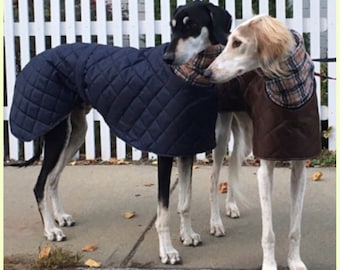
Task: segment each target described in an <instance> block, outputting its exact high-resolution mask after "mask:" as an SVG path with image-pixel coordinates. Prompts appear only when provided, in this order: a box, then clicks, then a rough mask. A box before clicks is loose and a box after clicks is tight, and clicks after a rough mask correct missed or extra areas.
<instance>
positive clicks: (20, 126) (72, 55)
mask: <svg viewBox="0 0 340 270" xmlns="http://www.w3.org/2000/svg"><path fill="white" fill-rule="evenodd" d="M165 48H166V45H161V46H158V47H155V48H146V49H140V50H137V49H134V48H118V47H111V46H105V45H98V44H81V43H78V44H71V45H62V46H59V47H57V48H56V49H52V50H48V51H46V52H44V53H42V54H41V55H39V56H37V57H35V58H34V59H32V61H31V62H30V63H29V64H28V65H27V67H25V69H24V70H23V71H22V72H21V74H20V75H19V76H18V79H17V83H16V89H15V95H14V100H13V106H12V111H11V117H10V120H11V129H12V132H13V134H14V135H15V136H17V137H18V138H19V139H21V140H25V141H29V140H32V139H35V138H37V137H39V136H41V135H44V134H45V133H46V132H48V131H49V130H50V129H51V128H53V127H54V126H55V125H57V124H58V123H59V122H60V121H61V120H62V119H64V117H66V116H67V114H69V113H70V112H71V111H72V109H73V108H74V107H75V106H77V105H78V104H79V103H80V102H82V101H85V102H86V103H88V104H90V105H91V106H92V107H94V108H95V109H97V110H98V111H99V112H100V113H101V114H102V116H103V117H104V119H105V121H106V122H107V123H108V125H109V126H110V128H111V129H112V131H113V132H114V133H115V134H116V135H117V136H118V137H120V138H121V139H123V140H124V141H126V142H127V143H129V144H131V145H132V146H134V147H136V148H138V149H140V150H144V151H150V152H154V153H157V154H162V155H169V156H178V155H192V154H195V153H198V152H202V151H206V150H209V149H212V148H213V147H214V146H215V140H214V138H215V135H214V129H215V120H216V115H217V112H216V108H217V106H216V89H215V88H214V87H210V88H203V87H198V86H193V85H190V84H188V83H186V82H185V81H184V80H182V79H180V78H178V77H177V76H176V75H175V74H174V73H173V72H172V71H171V69H170V67H169V66H167V65H166V64H165V63H164V62H163V60H162V54H163V52H164V50H165Z"/></svg>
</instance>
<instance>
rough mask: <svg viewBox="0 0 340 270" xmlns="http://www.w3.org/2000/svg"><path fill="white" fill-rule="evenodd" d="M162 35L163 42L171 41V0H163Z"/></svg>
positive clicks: (161, 2)
mask: <svg viewBox="0 0 340 270" xmlns="http://www.w3.org/2000/svg"><path fill="white" fill-rule="evenodd" d="M160 4H161V29H162V31H161V36H162V43H165V42H169V41H170V37H171V28H170V19H171V15H172V14H170V1H168V0H161V1H160Z"/></svg>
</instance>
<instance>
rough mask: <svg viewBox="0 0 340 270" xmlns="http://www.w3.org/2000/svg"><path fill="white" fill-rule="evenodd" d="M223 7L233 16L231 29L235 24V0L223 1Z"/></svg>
mask: <svg viewBox="0 0 340 270" xmlns="http://www.w3.org/2000/svg"><path fill="white" fill-rule="evenodd" d="M225 9H226V10H227V11H228V12H229V13H230V15H231V16H232V18H233V21H232V24H231V31H232V30H233V29H234V28H235V26H236V15H235V14H236V12H235V10H236V6H235V1H226V3H225Z"/></svg>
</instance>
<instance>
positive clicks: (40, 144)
mask: <svg viewBox="0 0 340 270" xmlns="http://www.w3.org/2000/svg"><path fill="white" fill-rule="evenodd" d="M43 146H44V139H43V137H40V138H39V139H38V141H37V148H36V151H35V153H34V156H33V157H32V158H30V159H29V160H26V161H24V162H18V163H11V164H9V165H10V166H13V167H19V168H22V167H27V166H30V165H32V164H33V163H34V162H35V161H37V160H39V159H40V156H41V153H42V150H43Z"/></svg>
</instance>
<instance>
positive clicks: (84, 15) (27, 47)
mask: <svg viewBox="0 0 340 270" xmlns="http://www.w3.org/2000/svg"><path fill="white" fill-rule="evenodd" d="M156 1H157V0H156ZM156 1H155V0H138V1H136V0H111V1H108V0H106V1H105V0H97V1H94V0H78V1H77V0H60V1H59V0H55V1H54V0H53V1H49V0H48V1H46V0H45V1H44V0H34V1H32V2H33V5H34V6H33V11H34V12H33V13H34V18H33V19H32V18H31V17H32V15H31V16H30V15H29V9H31V10H32V7H30V6H29V2H30V1H28V0H13V1H10V0H6V1H4V3H3V5H4V45H5V80H6V83H5V91H6V95H5V106H4V121H5V124H7V123H8V119H9V111H10V104H11V103H12V95H13V89H14V84H15V78H16V74H17V72H19V70H17V69H18V66H20V67H21V68H22V67H24V66H25V65H26V64H27V63H28V61H29V60H30V58H31V56H32V55H35V54H38V53H40V52H42V51H44V50H45V49H47V47H46V43H47V42H46V40H47V39H49V40H50V44H51V47H55V46H58V45H59V44H61V43H65V42H66V43H73V42H76V41H78V40H79V39H80V40H81V41H83V42H93V37H95V38H96V42H98V43H102V44H110V42H111V41H110V40H113V44H114V45H115V46H126V45H129V46H132V47H136V48H139V47H141V46H155V45H156V44H155V36H156V35H159V36H160V39H161V42H162V43H163V42H168V41H169V40H170V35H171V31H170V27H169V22H170V19H171V13H172V11H171V8H170V7H171V5H170V1H168V0H160V6H161V8H160V19H157V20H156V19H155V18H156V17H155V15H156V14H155V8H154V6H155V2H156ZM309 1H310V3H309V6H310V12H309V16H308V17H303V9H304V8H305V7H304V3H306V2H308V1H307V0H305V1H301V0H294V1H292V6H293V16H292V17H290V18H286V17H287V16H286V13H285V10H286V9H285V5H286V1H285V0H276V17H277V18H279V19H280V20H282V21H284V22H285V23H286V24H287V25H288V26H289V27H290V28H293V29H296V30H297V31H299V32H301V33H303V32H304V33H310V41H311V42H310V44H311V46H310V53H311V56H312V58H320V56H321V55H320V47H321V39H320V33H321V32H325V31H326V33H327V36H328V45H327V47H328V48H327V51H328V56H329V57H335V55H336V42H335V37H336V34H335V32H336V31H335V21H336V11H335V5H336V0H325V1H327V7H328V9H327V15H326V16H324V17H322V16H321V15H320V14H321V13H320V1H322V0H309ZM185 2H186V1H185V0H177V2H176V5H177V6H178V5H183V4H185ZM210 2H212V3H214V4H217V5H218V4H219V1H218V0H211V1H210ZM225 2H226V4H225V6H224V7H223V8H225V9H226V10H228V11H229V13H230V14H232V15H233V18H235V9H236V6H235V1H228V0H226V1H225ZM239 2H240V3H241V2H242V17H243V18H249V17H251V16H252V14H253V12H252V1H251V0H242V1H241V0H240V1H239ZM47 4H49V5H50V6H49V9H50V10H49V13H50V18H48V19H47V20H46V16H45V12H46V5H47ZM76 4H77V5H76ZM64 5H65V6H64ZM76 6H77V8H78V13H76ZM14 7H15V8H14ZM122 7H125V9H124V10H123V11H124V12H128V18H125V17H124V14H122ZM93 9H95V11H96V19H93V16H91V14H92V13H93ZM63 10H64V11H63ZM79 10H80V14H81V16H79ZM63 12H64V13H63ZM259 13H264V14H268V13H269V0H260V1H259ZM108 14H109V15H110V16H109V15H108ZM111 15H112V16H111ZM158 17H159V16H158ZM241 21H242V19H241V18H237V19H236V20H234V21H233V26H232V28H234V27H235V26H236V25H238V24H239V23H240V22H241ZM32 40H33V41H32ZM32 44H35V46H34V47H32ZM33 49H34V52H32V50H33ZM18 51H20V55H19V54H18V53H17V52H18ZM18 55H19V56H18ZM17 58H18V59H17ZM315 68H316V72H320V64H319V63H318V62H315ZM19 69H20V68H19ZM328 75H329V76H331V77H335V63H329V64H328ZM316 80H317V87H318V90H320V78H318V77H317V78H316ZM335 87H336V86H335V81H329V82H328V111H327V112H326V113H327V114H328V119H329V120H328V121H329V126H332V130H333V132H332V133H331V135H330V137H329V149H330V150H335V133H336V125H335V107H336V104H335V101H336V91H335ZM318 93H319V97H320V91H318ZM87 120H88V126H89V128H88V132H87V135H86V140H85V153H86V158H87V159H93V158H96V154H95V153H96V145H95V139H96V138H95V131H94V129H95V122H96V121H99V123H100V138H99V140H100V147H101V149H100V152H101V159H102V160H108V159H109V158H111V157H116V158H117V159H126V158H127V149H129V148H128V147H127V146H126V145H125V143H124V142H123V141H121V140H120V139H118V138H115V139H114V140H111V137H112V134H110V130H109V128H108V126H107V125H106V124H105V122H104V120H103V118H102V117H101V115H100V114H99V113H98V112H97V111H95V110H92V111H91V112H90V113H89V114H88V116H87ZM8 125H9V124H8ZM8 125H5V127H6V129H5V133H6V132H7V134H8V135H7V138H8V139H7V142H6V144H7V145H5V150H6V149H8V151H7V152H8V154H7V157H5V158H8V159H14V160H17V159H18V158H19V157H20V155H19V153H20V151H21V152H23V158H24V159H28V158H30V157H31V156H32V155H33V143H32V142H29V143H24V144H23V143H19V142H18V140H17V139H16V138H15V137H14V136H13V135H11V133H10V131H9V127H8ZM111 143H113V144H115V145H114V146H113V148H115V149H116V150H115V151H114V153H111V148H112V145H111ZM231 147H232V145H230V148H231ZM128 151H132V159H133V160H139V159H140V158H141V157H142V153H141V152H140V151H138V150H136V149H132V150H128ZM148 157H149V158H151V159H152V158H155V155H153V154H152V153H149V154H148ZM204 157H205V153H202V154H199V155H198V158H199V159H201V158H204Z"/></svg>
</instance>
